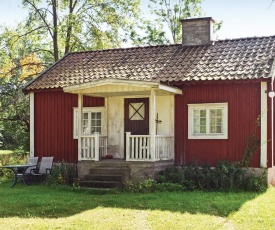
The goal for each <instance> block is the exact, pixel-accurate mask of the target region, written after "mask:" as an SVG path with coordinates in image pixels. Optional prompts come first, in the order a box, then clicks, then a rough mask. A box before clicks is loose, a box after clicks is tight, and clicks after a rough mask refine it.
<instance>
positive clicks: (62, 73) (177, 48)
mask: <svg viewBox="0 0 275 230" xmlns="http://www.w3.org/2000/svg"><path fill="white" fill-rule="evenodd" d="M274 60H275V36H270V37H253V38H242V39H232V40H221V41H216V42H214V43H213V44H212V45H204V46H182V45H181V44H177V45H164V46H148V47H136V48H127V49H111V50H103V51H88V52H76V53H70V54H68V55H66V56H65V57H63V58H62V59H61V60H59V61H58V62H57V63H55V64H54V65H53V66H51V67H50V68H48V69H47V70H46V71H44V72H43V73H42V74H40V75H39V76H38V77H37V78H36V79H35V80H34V81H32V82H31V83H30V84H29V85H28V86H27V87H26V88H25V89H26V90H34V89H46V88H59V87H61V88H63V87H66V86H71V85H76V84H82V83H87V82H92V81H95V80H98V79H104V78H112V79H129V80H141V81H163V82H165V81H193V80H195V81H198V80H232V79H258V78H266V77H268V76H269V73H270V70H271V67H272V64H273V62H274Z"/></svg>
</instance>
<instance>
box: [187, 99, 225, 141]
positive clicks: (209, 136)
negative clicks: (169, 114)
mask: <svg viewBox="0 0 275 230" xmlns="http://www.w3.org/2000/svg"><path fill="white" fill-rule="evenodd" d="M211 109H222V114H223V117H222V133H210V110H211ZM194 110H206V133H194V124H193V122H194V119H193V118H194ZM188 139H228V103H204V104H188Z"/></svg>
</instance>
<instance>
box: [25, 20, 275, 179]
mask: <svg viewBox="0 0 275 230" xmlns="http://www.w3.org/2000/svg"><path fill="white" fill-rule="evenodd" d="M181 22H182V30H183V41H182V44H175V45H163V46H148V47H136V48H125V49H124V48H123V49H109V50H100V51H88V52H76V53H70V54H68V55H66V56H65V57H63V58H62V59H60V60H59V61H58V62H56V63H55V64H54V65H52V66H51V67H50V68H48V69H47V70H46V71H44V72H43V73H42V74H40V75H39V76H38V77H37V78H36V79H34V81H32V82H31V83H30V84H29V85H28V86H26V88H25V92H27V93H29V94H30V109H31V110H30V111H31V119H30V120H31V134H30V135H31V138H30V139H31V149H30V151H31V154H32V155H35V156H39V157H42V156H54V159H55V161H56V162H58V161H65V162H72V163H77V164H78V170H79V177H83V176H84V175H85V174H86V173H88V172H89V169H90V167H92V165H93V164H95V163H97V162H98V163H100V162H104V161H106V159H104V158H106V156H107V157H110V156H111V157H112V158H113V159H112V160H109V162H110V161H111V162H113V163H112V164H115V162H120V165H121V164H123V165H126V164H129V167H130V175H131V176H132V177H135V174H136V175H139V176H140V175H141V174H143V175H144V174H146V173H147V174H150V173H153V172H154V171H157V170H159V169H160V168H163V167H166V166H167V165H171V164H176V165H185V164H188V163H190V162H194V161H197V162H199V163H202V164H203V163H209V164H211V165H213V166H214V165H215V164H216V163H217V161H220V160H229V161H240V160H241V159H242V155H243V152H244V150H245V148H246V144H247V140H248V138H249V136H251V135H256V137H258V138H259V139H260V142H261V144H260V150H259V151H257V152H256V153H255V155H254V156H253V158H252V160H251V163H250V166H251V167H254V168H260V167H267V168H268V172H269V182H271V180H272V178H275V170H274V148H273V146H274V137H273V129H274V126H273V96H274V92H273V80H274V77H275V72H274V66H275V64H274V63H275V36H271V37H253V38H240V39H230V40H217V41H214V40H213V38H212V23H213V20H212V18H198V19H187V20H182V21H181ZM79 114H82V116H80V115H79Z"/></svg>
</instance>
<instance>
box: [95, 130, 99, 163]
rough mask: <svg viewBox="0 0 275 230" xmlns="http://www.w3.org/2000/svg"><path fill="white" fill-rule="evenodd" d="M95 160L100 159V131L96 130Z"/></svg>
mask: <svg viewBox="0 0 275 230" xmlns="http://www.w3.org/2000/svg"><path fill="white" fill-rule="evenodd" d="M95 161H99V133H98V132H95Z"/></svg>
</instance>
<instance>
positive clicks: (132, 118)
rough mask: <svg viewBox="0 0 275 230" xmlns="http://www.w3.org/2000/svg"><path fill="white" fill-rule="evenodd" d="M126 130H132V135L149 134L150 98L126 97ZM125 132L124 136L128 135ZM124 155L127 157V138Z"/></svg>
mask: <svg viewBox="0 0 275 230" xmlns="http://www.w3.org/2000/svg"><path fill="white" fill-rule="evenodd" d="M124 131H125V132H131V134H132V135H149V98H127V99H125V101H124ZM125 132H124V137H126V134H125ZM124 157H126V139H125V138H124Z"/></svg>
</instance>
